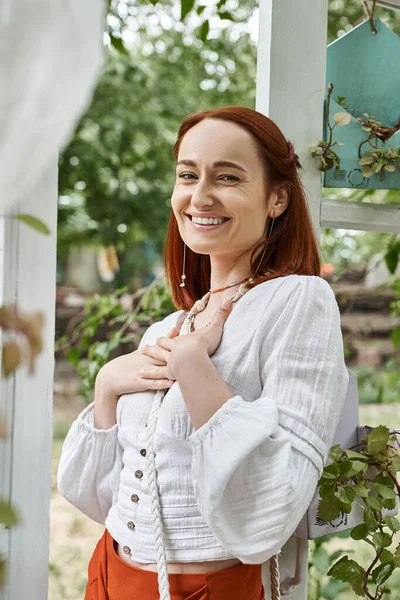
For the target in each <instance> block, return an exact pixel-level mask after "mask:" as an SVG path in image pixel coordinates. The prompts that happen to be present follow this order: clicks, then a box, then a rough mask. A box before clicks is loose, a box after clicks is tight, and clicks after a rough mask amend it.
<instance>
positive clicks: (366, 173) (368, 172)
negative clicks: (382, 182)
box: [361, 165, 375, 177]
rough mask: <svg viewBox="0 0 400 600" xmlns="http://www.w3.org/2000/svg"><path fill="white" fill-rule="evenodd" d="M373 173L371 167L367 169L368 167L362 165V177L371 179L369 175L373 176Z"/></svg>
mask: <svg viewBox="0 0 400 600" xmlns="http://www.w3.org/2000/svg"><path fill="white" fill-rule="evenodd" d="M374 173H375V171H374V170H373V169H371V167H369V166H368V165H364V166H363V167H362V168H361V174H362V176H363V177H371V175H373V174H374Z"/></svg>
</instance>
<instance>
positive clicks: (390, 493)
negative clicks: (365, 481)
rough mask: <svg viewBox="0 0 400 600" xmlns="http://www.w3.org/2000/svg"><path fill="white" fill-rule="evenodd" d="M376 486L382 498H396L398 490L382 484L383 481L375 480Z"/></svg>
mask: <svg viewBox="0 0 400 600" xmlns="http://www.w3.org/2000/svg"><path fill="white" fill-rule="evenodd" d="M374 487H375V489H376V491H377V492H378V493H379V495H380V496H382V498H383V499H384V500H388V499H392V498H396V492H395V491H394V489H390V488H389V487H387V486H386V485H382V484H381V483H375V482H374Z"/></svg>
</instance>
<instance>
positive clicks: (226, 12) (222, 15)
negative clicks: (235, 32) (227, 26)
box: [218, 10, 236, 21]
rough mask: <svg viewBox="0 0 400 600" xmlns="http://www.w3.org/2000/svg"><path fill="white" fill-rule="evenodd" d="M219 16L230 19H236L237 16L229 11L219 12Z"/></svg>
mask: <svg viewBox="0 0 400 600" xmlns="http://www.w3.org/2000/svg"><path fill="white" fill-rule="evenodd" d="M218 16H219V18H220V19H227V20H229V21H236V19H235V17H234V16H233V15H232V14H231V13H230V12H228V11H226V10H225V11H221V12H218Z"/></svg>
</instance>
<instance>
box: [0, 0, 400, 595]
mask: <svg viewBox="0 0 400 600" xmlns="http://www.w3.org/2000/svg"><path fill="white" fill-rule="evenodd" d="M379 4H381V5H382V6H386V7H389V8H394V9H400V0H381V1H380V2H379ZM327 15H328V0H319V1H318V2H315V0H298V1H297V2H293V0H260V15H259V42H258V63H257V96H256V107H255V108H256V109H257V110H258V111H260V112H262V113H264V114H265V115H268V116H269V117H270V118H272V119H273V120H274V121H276V122H277V123H278V124H279V126H280V128H281V129H282V131H283V132H284V134H285V135H286V137H287V138H288V139H290V140H292V141H293V142H294V144H295V148H296V152H297V154H298V155H299V157H300V161H301V164H302V165H303V171H302V172H303V183H304V186H305V189H306V192H307V197H308V202H309V207H310V212H311V216H312V220H313V224H314V228H315V233H316V236H317V238H318V239H319V238H320V235H321V228H323V227H330V228H346V229H356V230H363V231H380V232H400V211H399V209H398V207H395V206H389V205H386V206H385V205H378V204H367V203H362V204H359V203H356V202H351V201H337V200H333V199H329V198H327V199H325V200H322V183H321V173H320V172H319V171H318V169H317V167H316V164H315V162H314V159H312V158H311V156H310V154H309V148H310V146H312V145H314V144H315V143H316V141H318V140H321V139H322V125H323V106H324V95H325V72H326V43H327V39H326V32H327ZM1 60H2V58H1V57H0V61H1ZM0 93H4V91H3V90H2V91H1V92H0ZM57 159H58V157H57V156H56V155H55V156H54V160H53V162H52V164H51V165H50V166H49V167H48V169H47V172H46V173H45V175H44V176H43V177H42V178H41V180H40V181H39V182H37V184H36V185H35V187H34V189H33V190H31V192H30V193H29V195H26V196H25V197H22V198H21V199H20V201H19V202H18V204H17V205H14V207H13V212H17V213H18V212H20V213H30V214H34V215H36V216H37V217H39V218H41V219H43V220H44V221H45V222H46V223H47V225H48V226H49V228H50V229H51V231H52V235H51V236H48V237H45V236H41V235H37V234H36V232H34V231H32V230H30V229H28V228H26V227H23V226H21V225H20V224H19V223H18V222H17V221H15V220H10V219H2V220H0V297H1V303H3V304H17V305H18V306H19V307H20V308H21V309H25V310H27V311H32V310H40V311H42V312H44V313H45V315H46V325H45V333H44V342H45V346H44V351H43V352H42V354H41V355H40V357H39V360H38V365H37V370H36V373H35V374H34V376H28V375H27V373H26V372H25V369H23V368H21V369H19V370H18V371H17V372H16V373H15V374H14V376H12V377H10V378H8V379H7V380H5V381H1V383H0V409H1V411H2V414H3V416H4V418H5V420H6V423H7V425H8V428H9V431H10V436H9V439H8V440H7V441H6V442H5V443H1V444H0V469H1V476H0V497H1V496H2V497H5V498H8V499H9V500H10V501H11V502H12V503H13V505H15V506H16V507H17V509H18V511H19V512H20V515H21V524H20V525H19V526H18V527H15V528H12V529H10V530H7V529H4V530H1V531H0V554H2V555H4V556H6V557H7V559H8V563H9V573H8V583H7V585H6V587H5V588H3V589H0V599H1V600H26V599H27V598H29V600H44V599H45V598H47V590H48V561H49V523H50V514H49V510H50V494H51V458H52V417H53V374H54V330H55V328H54V322H55V290H56V230H57V195H58V194H57ZM297 547H298V545H297V540H296V539H294V538H291V539H290V540H289V541H288V543H287V544H286V551H285V553H284V554H283V555H282V558H281V560H280V567H281V579H282V580H283V579H284V578H285V577H292V576H293V575H294V568H295V564H296V556H295V554H296V548H297ZM300 547H301V551H300V553H301V558H302V560H301V565H302V566H301V573H300V577H301V583H300V584H299V585H296V587H295V590H294V591H293V592H292V593H290V594H288V595H287V596H286V597H287V598H288V600H306V598H307V563H308V542H307V540H302V541H301V543H300ZM263 578H264V582H265V588H266V598H268V597H269V596H268V591H269V575H268V564H267V563H265V564H264V566H263Z"/></svg>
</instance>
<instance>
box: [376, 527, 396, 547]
mask: <svg viewBox="0 0 400 600" xmlns="http://www.w3.org/2000/svg"><path fill="white" fill-rule="evenodd" d="M372 540H373V542H374V544H375V545H376V546H377V547H378V548H387V547H388V546H390V544H391V543H392V536H391V535H389V534H388V533H385V532H382V531H378V532H377V533H374V535H373V536H372Z"/></svg>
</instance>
